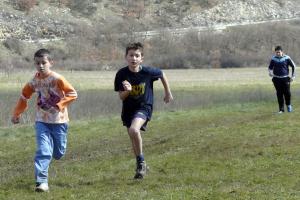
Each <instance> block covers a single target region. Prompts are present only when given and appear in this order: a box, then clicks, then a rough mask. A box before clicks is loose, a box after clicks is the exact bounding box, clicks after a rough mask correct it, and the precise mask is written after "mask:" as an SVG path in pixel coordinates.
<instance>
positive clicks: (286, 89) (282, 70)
mask: <svg viewBox="0 0 300 200" xmlns="http://www.w3.org/2000/svg"><path fill="white" fill-rule="evenodd" d="M289 66H290V67H291V68H292V73H291V77H290V76H289ZM295 68H296V65H295V64H294V62H293V60H292V59H291V58H290V57H289V56H288V55H284V54H283V50H282V47H281V46H277V47H275V55H274V56H272V59H271V61H270V65H269V75H270V76H271V77H273V78H272V81H273V84H274V87H275V89H276V94H277V101H278V106H279V112H278V113H283V112H284V100H285V104H286V107H287V111H288V112H292V110H293V108H292V105H291V91H290V82H292V81H293V80H294V79H295Z"/></svg>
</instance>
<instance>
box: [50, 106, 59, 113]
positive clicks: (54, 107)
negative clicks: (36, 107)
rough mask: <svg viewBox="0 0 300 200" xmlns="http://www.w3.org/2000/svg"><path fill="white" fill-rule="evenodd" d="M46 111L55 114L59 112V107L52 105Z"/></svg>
mask: <svg viewBox="0 0 300 200" xmlns="http://www.w3.org/2000/svg"><path fill="white" fill-rule="evenodd" d="M48 112H49V113H51V114H55V113H57V112H59V108H58V107H57V106H53V107H51V108H50V109H49V110H48Z"/></svg>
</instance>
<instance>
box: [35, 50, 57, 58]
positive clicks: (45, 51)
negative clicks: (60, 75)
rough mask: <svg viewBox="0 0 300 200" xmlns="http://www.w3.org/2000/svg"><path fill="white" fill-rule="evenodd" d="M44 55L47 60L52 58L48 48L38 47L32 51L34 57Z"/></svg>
mask: <svg viewBox="0 0 300 200" xmlns="http://www.w3.org/2000/svg"><path fill="white" fill-rule="evenodd" d="M44 56H46V57H47V58H48V60H52V59H53V57H52V54H51V52H50V51H49V50H48V49H39V50H37V51H36V52H35V53H34V58H41V57H44Z"/></svg>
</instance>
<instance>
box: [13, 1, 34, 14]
mask: <svg viewBox="0 0 300 200" xmlns="http://www.w3.org/2000/svg"><path fill="white" fill-rule="evenodd" d="M16 4H17V8H18V9H19V10H21V11H26V12H27V13H28V12H29V11H30V10H31V9H32V8H33V7H34V6H35V5H36V0H18V1H17V2H16Z"/></svg>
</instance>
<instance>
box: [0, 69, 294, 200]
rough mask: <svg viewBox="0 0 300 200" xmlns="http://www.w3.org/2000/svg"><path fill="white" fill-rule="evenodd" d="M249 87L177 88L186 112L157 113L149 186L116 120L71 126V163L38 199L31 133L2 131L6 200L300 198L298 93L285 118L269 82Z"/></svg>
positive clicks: (0, 161) (0, 168)
mask: <svg viewBox="0 0 300 200" xmlns="http://www.w3.org/2000/svg"><path fill="white" fill-rule="evenodd" d="M255 70H257V69H255ZM220 71H221V72H222V73H220V74H219V75H218V73H216V74H215V78H216V80H217V79H220V80H221V79H223V78H220V77H222V76H223V75H224V72H225V71H222V70H220ZM257 71H259V70H257ZM203 72H204V71H200V72H198V73H203ZM244 72H246V71H244ZM248 72H249V73H252V70H249V71H248ZM174 73H176V72H174ZM226 73H227V72H226ZM179 74H180V73H179ZM179 74H177V76H179ZM237 74H239V73H237ZM258 74H259V73H258ZM241 76H245V75H244V74H243V73H242V74H240V76H239V77H241ZM174 77H175V75H171V74H170V82H173V80H176V79H175V78H174ZM195 77H196V76H195ZM245 77H247V76H245ZM212 79H213V78H212ZM232 79H233V78H232ZM245 79H246V78H245ZM245 79H244V80H239V81H237V80H236V81H233V82H234V83H235V84H227V83H226V80H223V81H219V82H218V81H216V82H217V83H219V84H216V82H215V81H212V80H211V83H210V84H208V82H207V85H204V86H203V87H202V84H201V77H199V83H198V82H197V80H194V81H190V82H189V83H187V84H184V83H182V82H180V81H179V82H177V83H178V84H177V85H176V86H174V88H175V90H174V92H175V94H177V95H178V96H177V98H179V99H180V98H182V99H181V101H180V103H178V102H177V103H174V104H173V105H171V106H170V107H171V109H168V108H164V106H165V107H168V106H166V105H161V107H159V106H158V107H157V109H156V112H155V113H154V116H153V120H152V121H151V122H150V123H149V126H148V131H147V132H146V133H145V134H144V135H143V138H144V151H145V156H146V160H147V162H148V165H149V166H150V171H149V173H148V175H147V176H146V177H145V179H144V180H141V181H136V180H133V178H132V177H133V175H134V167H135V160H134V158H133V156H132V152H131V148H130V141H129V138H128V136H127V134H126V131H125V128H124V127H122V125H121V122H120V119H119V116H118V114H112V115H109V116H107V117H103V116H101V115H99V116H98V117H97V116H95V117H90V118H89V119H86V120H84V119H76V120H73V121H72V122H71V124H70V130H69V138H68V139H69V141H68V142H69V143H68V150H67V154H66V156H65V157H64V158H63V159H62V160H60V161H53V162H52V164H51V166H50V170H49V185H50V190H51V191H50V193H46V194H40V193H35V192H34V179H33V177H34V175H33V157H34V151H35V137H34V129H33V126H32V125H30V124H29V125H28V124H21V125H18V126H11V125H9V126H6V127H2V128H0V199H41V198H43V199H89V200H90V199H91V200H93V199H95V200H96V199H128V200H132V199H155V200H156V199H174V200H177V199H178V200H182V199H187V200H189V199H206V200H210V199H211V200H214V199H219V200H224V199H241V200H247V199H249V200H250V199H257V200H261V199H268V200H269V199H274V200H275V199H284V200H286V199H295V200H296V199H300V192H299V191H300V181H299V177H300V168H299V164H300V162H299V160H300V154H299V152H300V146H299V144H298V143H299V142H298V141H299V139H300V135H299V134H298V130H299V128H300V124H299V120H300V115H299V111H298V108H299V107H300V101H299V100H298V98H299V94H298V85H297V84H295V85H294V86H293V88H292V91H293V97H294V99H293V102H294V103H293V104H294V108H295V111H294V112H293V113H284V114H281V115H278V114H276V113H275V111H276V110H277V104H276V101H275V99H274V98H275V96H272V95H270V96H268V95H267V96H263V93H265V92H269V94H273V95H275V94H274V91H273V88H272V87H271V86H272V85H271V86H269V85H270V84H271V83H270V80H269V79H267V81H264V80H263V78H262V79H261V80H257V83H255V80H254V81H253V79H251V81H250V78H249V81H247V80H248V79H246V81H245ZM233 80H234V79H233ZM187 82H188V81H187ZM174 84H176V82H175V81H174V82H173V85H174ZM268 84H269V85H268ZM87 85H89V84H87ZM262 85H263V86H265V87H266V89H265V90H264V89H262ZM84 88H86V90H85V91H88V90H89V89H91V88H89V87H88V86H84ZM98 89H99V88H98ZM176 92H177V93H176ZM272 92H273V93H272ZM158 93H159V88H158ZM199 93H200V94H201V95H199ZM101 94H102V95H103V93H101ZM180 95H184V96H187V97H186V98H183V97H182V96H180ZM160 96H161V95H159V96H158V97H160ZM199 96H206V97H205V98H204V99H201V98H200V97H199ZM114 97H115V98H117V96H114ZM111 98H113V97H111ZM192 98H194V99H196V100H199V99H201V101H203V102H204V101H205V99H206V100H207V102H210V103H207V104H208V105H207V106H205V102H204V103H201V102H199V105H197V104H196V103H195V102H194V101H191V100H190V99H192ZM175 100H176V99H175ZM209 100H211V101H209ZM156 101H157V103H158V102H159V101H161V100H160V99H156ZM184 101H186V104H189V103H191V104H193V105H192V106H187V105H184ZM74 105H76V103H75V104H74ZM75 107H76V106H75ZM71 114H72V113H71Z"/></svg>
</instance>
